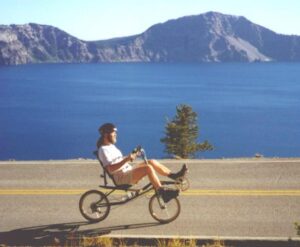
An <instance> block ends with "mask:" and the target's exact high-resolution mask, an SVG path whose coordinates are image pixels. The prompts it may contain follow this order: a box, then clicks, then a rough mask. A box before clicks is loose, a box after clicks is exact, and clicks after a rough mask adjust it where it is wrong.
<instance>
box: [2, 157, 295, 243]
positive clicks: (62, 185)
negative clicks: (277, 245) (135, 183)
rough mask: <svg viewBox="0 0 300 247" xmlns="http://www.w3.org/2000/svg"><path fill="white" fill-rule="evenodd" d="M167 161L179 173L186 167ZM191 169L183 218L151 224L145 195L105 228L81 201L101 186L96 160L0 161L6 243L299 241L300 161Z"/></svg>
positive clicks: (193, 164)
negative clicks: (124, 238)
mask: <svg viewBox="0 0 300 247" xmlns="http://www.w3.org/2000/svg"><path fill="white" fill-rule="evenodd" d="M163 162H164V163H165V164H167V165H168V166H169V167H171V168H172V169H173V170H177V169H179V168H180V165H181V163H182V161H170V160H165V161H163ZM186 163H187V164H188V165H189V168H190V173H189V179H190V182H191V188H190V190H189V191H188V192H187V193H183V194H182V195H181V196H180V201H181V205H182V212H181V214H180V216H179V218H178V219H177V220H176V221H174V222H172V223H170V224H167V225H159V224H157V223H156V222H155V221H154V220H153V219H152V218H151V216H150V214H149V212H148V199H147V198H144V197H143V198H141V199H138V200H136V201H134V202H132V203H129V204H127V205H123V206H121V207H118V208H115V209H113V210H112V211H111V214H110V215H109V216H108V218H107V219H106V220H105V221H104V222H100V223H97V224H88V223H87V222H86V221H85V220H84V219H83V218H82V216H81V215H80V213H79V210H78V201H79V198H80V195H81V194H82V193H83V192H84V191H86V190H88V189H92V188H96V187H97V185H98V184H99V181H100V178H99V171H100V170H99V166H98V163H97V162H96V161H93V160H74V161H48V162H45V161H35V162H0V174H1V180H0V217H1V222H0V240H1V239H2V241H3V239H6V240H7V239H12V238H14V237H15V236H18V239H20V241H23V243H26V241H27V243H33V242H34V241H38V240H39V239H48V238H55V237H57V236H58V237H59V236H67V235H68V236H69V234H70V232H76V233H78V234H81V235H89V236H92V235H100V234H106V233H110V234H112V235H113V234H116V235H120V234H121V235H131V234H133V235H177V236H182V235H188V236H212V237H216V236H225V237H231V236H234V237H285V238H286V237H296V236H297V232H296V230H295V228H294V222H295V221H298V222H300V159H279V160H278V159H248V160H247V159H243V160H234V159H233V160H192V161H187V162H186ZM20 236H21V237H20ZM52 240H53V239H52ZM11 241H12V240H11ZM14 241H16V240H14ZM6 243H14V244H16V242H9V241H7V242H6ZM0 244H1V241H0Z"/></svg>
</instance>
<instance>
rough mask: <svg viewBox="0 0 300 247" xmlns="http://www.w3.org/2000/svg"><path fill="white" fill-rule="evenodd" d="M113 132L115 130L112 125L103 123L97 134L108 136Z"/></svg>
mask: <svg viewBox="0 0 300 247" xmlns="http://www.w3.org/2000/svg"><path fill="white" fill-rule="evenodd" d="M114 131H117V128H116V126H115V125H114V124H112V123H105V124H103V125H101V126H100V128H99V133H100V134H101V135H104V134H110V133H111V132H114Z"/></svg>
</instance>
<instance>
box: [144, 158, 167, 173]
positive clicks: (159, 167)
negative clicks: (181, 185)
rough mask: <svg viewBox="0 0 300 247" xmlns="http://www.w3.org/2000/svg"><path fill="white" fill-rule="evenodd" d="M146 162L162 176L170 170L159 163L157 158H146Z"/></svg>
mask: <svg viewBox="0 0 300 247" xmlns="http://www.w3.org/2000/svg"><path fill="white" fill-rule="evenodd" d="M148 164H149V165H150V166H152V167H153V168H154V170H155V171H156V172H158V173H159V174H160V175H162V176H169V175H170V173H171V171H170V169H169V168H168V167H166V166H164V165H163V164H161V163H159V162H158V161H157V160H148Z"/></svg>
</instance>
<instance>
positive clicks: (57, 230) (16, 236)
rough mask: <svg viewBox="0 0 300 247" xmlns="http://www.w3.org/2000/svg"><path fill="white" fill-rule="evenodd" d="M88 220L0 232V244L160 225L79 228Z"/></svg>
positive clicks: (60, 241) (57, 241)
mask: <svg viewBox="0 0 300 247" xmlns="http://www.w3.org/2000/svg"><path fill="white" fill-rule="evenodd" d="M89 224H90V223H88V222H73V223H62V224H53V225H44V226H34V227H27V228H20V229H16V230H12V231H9V232H0V245H1V244H4V245H8V246H18V245H22V246H24V245H30V246H41V245H59V246H61V245H64V244H65V243H66V242H67V241H69V242H70V241H71V242H72V241H73V240H75V241H76V240H77V239H79V238H82V237H99V236H102V235H105V234H109V233H111V232H113V231H118V230H126V229H137V228H146V227H153V226H158V225H160V224H159V223H142V224H130V225H119V226H110V227H103V228H96V229H87V230H82V231H80V230H79V227H80V226H85V225H89Z"/></svg>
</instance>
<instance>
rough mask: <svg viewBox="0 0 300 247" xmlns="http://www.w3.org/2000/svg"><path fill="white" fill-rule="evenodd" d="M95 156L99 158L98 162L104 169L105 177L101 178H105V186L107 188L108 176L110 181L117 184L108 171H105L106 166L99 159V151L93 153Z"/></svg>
mask: <svg viewBox="0 0 300 247" xmlns="http://www.w3.org/2000/svg"><path fill="white" fill-rule="evenodd" d="M93 154H94V155H95V156H96V157H97V160H98V161H99V163H100V165H101V167H102V169H103V175H101V177H103V179H104V185H105V186H107V184H108V183H107V175H108V176H109V177H110V179H111V180H112V181H113V183H114V184H115V181H114V178H113V176H111V175H110V174H109V173H108V172H107V171H106V169H105V167H104V165H103V163H102V161H101V160H100V158H99V156H98V151H97V150H95V151H94V152H93ZM115 185H116V184H115Z"/></svg>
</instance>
